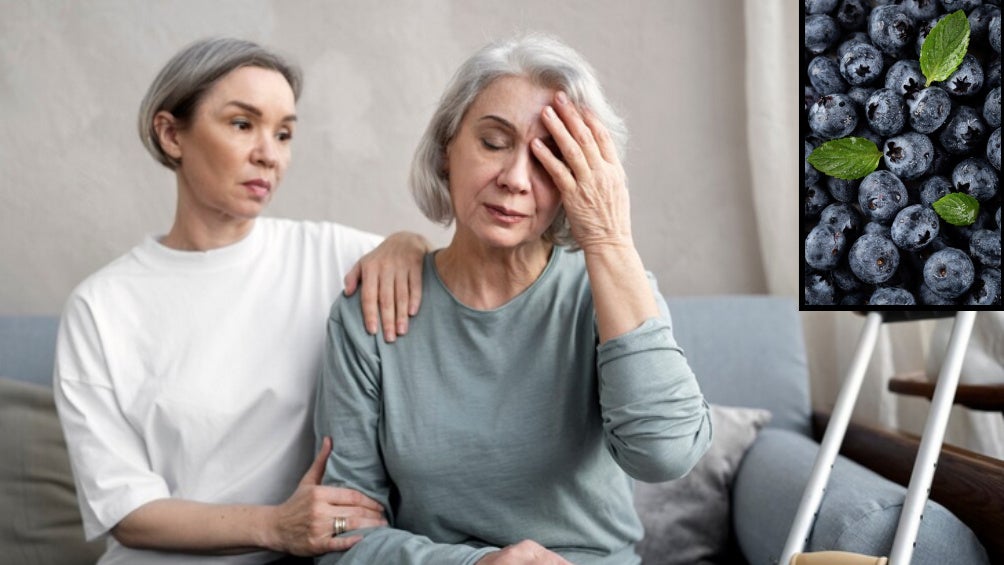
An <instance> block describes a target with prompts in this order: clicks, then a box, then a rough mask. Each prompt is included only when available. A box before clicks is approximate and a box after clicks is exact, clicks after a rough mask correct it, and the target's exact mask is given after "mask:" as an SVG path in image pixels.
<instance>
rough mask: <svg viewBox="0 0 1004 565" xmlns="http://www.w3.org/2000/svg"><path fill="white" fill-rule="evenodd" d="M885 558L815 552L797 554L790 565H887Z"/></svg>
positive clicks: (835, 552)
mask: <svg viewBox="0 0 1004 565" xmlns="http://www.w3.org/2000/svg"><path fill="white" fill-rule="evenodd" d="M888 562H889V560H888V559H886V558H885V557H872V556H871V555H861V554H860V553H848V552H846V551H814V552H812V553H796V554H795V555H792V556H791V563H790V565H886V563H888Z"/></svg>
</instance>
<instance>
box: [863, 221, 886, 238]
mask: <svg viewBox="0 0 1004 565" xmlns="http://www.w3.org/2000/svg"><path fill="white" fill-rule="evenodd" d="M861 231H862V232H863V233H866V234H867V233H870V234H873V235H881V236H883V237H888V238H892V231H891V228H890V227H889V226H888V225H887V224H881V223H879V222H868V223H867V224H865V227H864V229H863V230H861Z"/></svg>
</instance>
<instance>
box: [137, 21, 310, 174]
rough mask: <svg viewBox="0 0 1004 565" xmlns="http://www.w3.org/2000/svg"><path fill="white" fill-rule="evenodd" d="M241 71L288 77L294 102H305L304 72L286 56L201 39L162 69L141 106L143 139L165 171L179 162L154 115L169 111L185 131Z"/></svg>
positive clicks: (227, 41)
mask: <svg viewBox="0 0 1004 565" xmlns="http://www.w3.org/2000/svg"><path fill="white" fill-rule="evenodd" d="M241 67H260V68H263V69H269V70H272V71H276V72H278V73H279V74H281V75H282V76H284V77H285V78H286V81H287V82H289V86H290V88H292V89H293V97H294V99H299V98H300V89H301V88H302V85H303V78H302V75H301V73H300V69H299V68H298V67H297V66H296V65H294V64H292V63H290V62H289V61H287V60H286V59H284V58H283V57H282V56H280V55H278V54H276V53H273V52H272V51H269V50H268V49H265V48H264V47H262V46H260V45H258V44H257V43H254V42H251V41H246V40H243V39H233V38H228V37H213V38H207V39H201V40H199V41H196V42H195V43H192V44H191V45H189V46H188V47H185V48H184V49H182V50H181V51H179V52H178V53H177V54H176V55H175V56H174V57H171V60H170V61H168V62H167V64H166V65H164V68H163V69H161V70H160V74H158V75H157V78H155V79H153V84H151V85H150V89H149V90H147V92H146V96H144V97H143V102H142V103H141V104H140V107H139V137H140V139H141V140H142V141H143V145H144V146H145V147H146V149H147V151H149V152H150V154H151V155H153V157H154V159H156V160H157V161H159V162H160V163H161V164H163V165H164V166H165V167H167V168H169V169H171V170H174V169H176V168H177V167H178V162H177V160H175V159H173V158H172V157H171V156H170V155H168V154H167V153H165V152H164V149H163V148H162V147H161V146H160V140H159V139H158V137H157V132H156V130H154V128H153V117H154V116H155V115H156V114H157V112H160V111H162V110H163V111H166V112H169V113H170V114H171V115H172V116H174V117H175V118H176V119H177V120H178V121H179V122H180V125H181V126H182V127H186V126H187V125H188V124H189V123H191V119H192V117H193V116H194V115H195V109H196V108H197V107H198V105H199V102H200V101H201V100H202V98H203V96H204V95H205V94H206V92H208V91H209V89H210V88H212V86H213V84H214V83H215V82H216V81H217V80H219V79H220V78H222V77H223V76H225V75H226V74H227V73H230V72H231V71H234V70H237V69H239V68H241Z"/></svg>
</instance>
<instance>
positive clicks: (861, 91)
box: [847, 86, 875, 108]
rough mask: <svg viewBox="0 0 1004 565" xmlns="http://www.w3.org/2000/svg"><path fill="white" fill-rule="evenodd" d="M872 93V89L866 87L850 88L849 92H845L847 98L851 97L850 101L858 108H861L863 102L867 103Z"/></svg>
mask: <svg viewBox="0 0 1004 565" xmlns="http://www.w3.org/2000/svg"><path fill="white" fill-rule="evenodd" d="M874 93H875V89H874V88H870V87H867V86H852V87H851V88H850V90H848V91H847V96H850V97H851V100H853V101H854V104H856V105H857V106H858V107H860V108H863V107H864V105H865V102H867V101H868V98H870V97H871V95H872V94H874Z"/></svg>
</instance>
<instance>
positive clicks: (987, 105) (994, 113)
mask: <svg viewBox="0 0 1004 565" xmlns="http://www.w3.org/2000/svg"><path fill="white" fill-rule="evenodd" d="M983 119H984V120H986V122H987V125H989V126H990V127H992V128H999V127H1001V87H1000V86H995V87H994V89H993V90H991V91H990V92H989V93H987V97H986V98H984V99H983Z"/></svg>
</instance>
